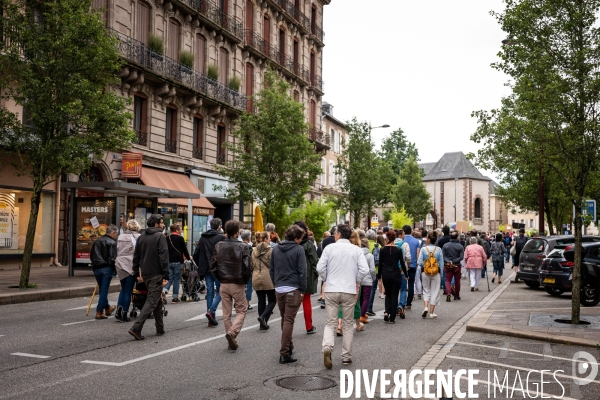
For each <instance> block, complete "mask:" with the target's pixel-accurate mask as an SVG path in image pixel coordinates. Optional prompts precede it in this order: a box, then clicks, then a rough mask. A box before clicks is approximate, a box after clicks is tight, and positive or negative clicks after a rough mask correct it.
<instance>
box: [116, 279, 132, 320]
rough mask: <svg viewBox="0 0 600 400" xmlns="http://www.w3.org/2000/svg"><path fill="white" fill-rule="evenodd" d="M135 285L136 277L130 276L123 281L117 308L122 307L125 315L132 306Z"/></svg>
mask: <svg viewBox="0 0 600 400" xmlns="http://www.w3.org/2000/svg"><path fill="white" fill-rule="evenodd" d="M133 285H135V277H134V276H133V275H129V276H127V277H126V278H123V279H121V293H119V300H118V301H117V307H119V306H120V307H121V308H122V309H123V312H124V313H125V314H127V312H128V311H129V306H130V305H131V293H132V292H133Z"/></svg>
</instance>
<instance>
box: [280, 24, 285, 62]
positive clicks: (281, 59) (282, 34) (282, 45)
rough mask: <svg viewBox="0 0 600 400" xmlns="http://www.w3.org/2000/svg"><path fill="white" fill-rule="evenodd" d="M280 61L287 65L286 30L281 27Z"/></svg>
mask: <svg viewBox="0 0 600 400" xmlns="http://www.w3.org/2000/svg"><path fill="white" fill-rule="evenodd" d="M279 63H280V64H281V65H285V31H284V30H283V29H279Z"/></svg>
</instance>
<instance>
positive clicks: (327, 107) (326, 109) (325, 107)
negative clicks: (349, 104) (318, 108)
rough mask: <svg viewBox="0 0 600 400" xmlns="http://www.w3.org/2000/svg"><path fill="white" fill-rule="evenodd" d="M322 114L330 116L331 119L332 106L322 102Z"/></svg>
mask: <svg viewBox="0 0 600 400" xmlns="http://www.w3.org/2000/svg"><path fill="white" fill-rule="evenodd" d="M322 108H323V112H324V113H327V114H329V115H331V116H332V117H333V105H331V104H329V103H327V102H323V107H322Z"/></svg>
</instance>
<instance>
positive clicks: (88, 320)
mask: <svg viewBox="0 0 600 400" xmlns="http://www.w3.org/2000/svg"><path fill="white" fill-rule="evenodd" d="M109 318H114V317H113V316H112V315H111V316H110V317H107V318H106V319H109ZM94 321H96V318H94V319H86V320H85V321H77V322H69V323H68V324H61V325H62V326H69V325H77V324H85V323H86V322H94Z"/></svg>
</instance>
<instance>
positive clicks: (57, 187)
mask: <svg viewBox="0 0 600 400" xmlns="http://www.w3.org/2000/svg"><path fill="white" fill-rule="evenodd" d="M54 190H55V191H56V198H55V200H54V203H55V204H54V257H52V262H51V263H50V265H53V266H55V267H62V265H61V264H60V263H59V262H58V232H59V226H60V178H58V179H56V184H55V188H54Z"/></svg>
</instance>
